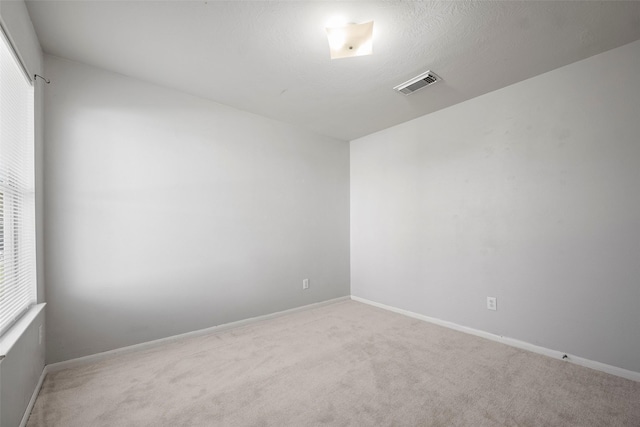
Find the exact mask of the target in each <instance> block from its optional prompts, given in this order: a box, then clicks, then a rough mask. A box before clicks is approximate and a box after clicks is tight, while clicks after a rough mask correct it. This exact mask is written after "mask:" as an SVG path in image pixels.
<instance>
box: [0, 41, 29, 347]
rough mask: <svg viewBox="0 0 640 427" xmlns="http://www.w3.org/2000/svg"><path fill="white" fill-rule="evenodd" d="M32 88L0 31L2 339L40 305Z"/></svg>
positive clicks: (0, 286) (0, 299) (0, 281)
mask: <svg viewBox="0 0 640 427" xmlns="http://www.w3.org/2000/svg"><path fill="white" fill-rule="evenodd" d="M33 132H34V122H33V86H32V84H31V82H30V80H29V79H28V78H27V75H26V73H25V72H24V71H23V68H22V66H21V65H20V63H19V61H18V59H17V57H16V56H15V53H14V51H13V49H12V47H11V45H10V44H9V41H8V40H7V38H6V36H5V34H4V32H3V31H1V29H0V335H2V334H3V333H4V332H5V331H6V330H7V329H9V327H10V326H11V325H12V324H13V323H14V322H15V321H16V320H17V319H18V318H19V317H20V316H21V315H22V314H24V312H25V311H27V309H28V308H29V307H30V306H31V305H33V304H35V302H36V273H35V193H34V147H33V145H34V141H33Z"/></svg>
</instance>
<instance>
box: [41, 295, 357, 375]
mask: <svg viewBox="0 0 640 427" xmlns="http://www.w3.org/2000/svg"><path fill="white" fill-rule="evenodd" d="M349 299H351V297H350V296H344V297H340V298H334V299H330V300H328V301H322V302H317V303H314V304H308V305H304V306H302V307H296V308H291V309H289V310H284V311H278V312H276V313H271V314H265V315H262V316H257V317H251V318H249V319H243V320H238V321H237V322H231V323H225V324H223V325H218V326H213V327H210V328H206V329H200V330H197V331H192V332H187V333H184V334H179V335H173V336H170V337H167V338H160V339H157V340H153V341H147V342H143V343H140V344H134V345H130V346H127V347H122V348H116V349H114V350H109V351H105V352H102V353H97V354H92V355H89V356H83V357H78V358H76V359H71V360H65V361H63V362H57V363H52V364H50V365H47V366H46V368H45V369H46V371H47V372H50V373H52V372H58V371H61V370H63V369H70V368H75V367H77V366H82V365H88V364H91V363H96V362H101V361H103V360H106V359H109V358H111V357H114V356H118V355H122V354H127V353H133V352H135V351H140V350H147V349H150V348H153V347H157V346H160V345H163V344H168V343H171V342H174V341H178V340H182V339H185V338H193V337H199V336H202V335H208V334H212V333H216V332H221V331H226V330H229V329H234V328H238V327H241V326H245V325H249V324H251V323H256V322H260V321H262V320H268V319H274V318H276V317H280V316H284V315H287V314H292V313H297V312H300V311H306V310H311V309H314V308H318V307H322V306H325V305H330V304H335V303H337V302H340V301H348V300H349Z"/></svg>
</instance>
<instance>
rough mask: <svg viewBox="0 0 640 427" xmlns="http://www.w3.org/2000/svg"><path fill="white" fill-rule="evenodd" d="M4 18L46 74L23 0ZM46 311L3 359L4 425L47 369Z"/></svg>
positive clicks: (38, 96)
mask: <svg viewBox="0 0 640 427" xmlns="http://www.w3.org/2000/svg"><path fill="white" fill-rule="evenodd" d="M0 18H1V19H2V22H3V25H4V26H5V29H6V30H7V32H8V33H9V36H10V37H11V39H12V40H13V42H14V44H15V47H16V48H17V49H18V51H19V53H20V56H21V57H22V59H23V61H24V63H25V66H26V67H27V68H28V72H29V74H31V75H33V74H36V73H38V74H42V51H41V49H40V44H39V43H38V39H37V37H36V33H35V31H34V29H33V25H32V24H31V19H30V18H29V14H28V12H27V8H26V6H25V4H24V2H23V1H8V2H7V1H0ZM42 94H43V92H42V82H41V81H40V82H37V83H36V90H35V156H36V159H35V160H36V169H35V175H36V176H35V178H36V251H37V270H38V271H37V277H38V302H43V301H44V253H43V249H44V245H43V228H42V226H43V212H42V201H43V197H42V191H41V190H42V176H43V174H42V172H43V167H42V153H43V148H42V147H43V137H42V125H43V120H42V110H43V109H42ZM41 325H42V326H44V315H43V312H40V314H39V315H38V316H37V317H36V318H35V320H33V321H32V322H31V324H30V325H28V326H27V328H26V330H25V331H24V332H23V333H22V335H21V336H20V338H19V339H18V341H17V342H16V343H15V345H14V346H13V347H12V348H11V350H10V351H9V352H8V354H7V355H6V357H5V359H3V360H2V361H1V362H0V426H1V427H15V426H18V425H19V423H20V421H21V419H22V417H23V416H24V412H25V409H26V407H27V405H28V403H29V400H30V399H31V396H32V395H33V392H34V390H35V387H36V385H37V383H38V379H39V378H40V375H41V373H42V370H43V369H44V351H45V350H44V349H45V346H44V343H42V344H40V343H39V329H40V326H41Z"/></svg>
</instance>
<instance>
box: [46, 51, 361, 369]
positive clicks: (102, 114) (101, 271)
mask: <svg viewBox="0 0 640 427" xmlns="http://www.w3.org/2000/svg"><path fill="white" fill-rule="evenodd" d="M45 69H46V73H47V77H49V78H50V79H51V80H52V83H51V85H49V86H48V87H47V88H46V92H45V114H46V118H47V120H46V125H45V134H46V139H47V146H46V150H45V161H46V168H45V190H46V191H45V208H46V212H47V216H46V219H45V226H46V252H47V256H48V258H47V269H46V274H47V301H48V307H47V309H48V311H47V316H48V317H47V323H48V331H49V334H48V342H49V344H48V347H47V362H48V363H52V362H58V361H62V360H66V359H71V358H75V357H79V356H84V355H89V354H94V353H97V352H101V351H105V350H109V349H114V348H119V347H123V346H127V345H131V344H136V343H141V342H145V341H149V340H153V339H158V338H162V337H167V336H171V335H175V334H180V333H184V332H189V331H194V330H197V329H201V328H206V327H210V326H214V325H218V324H223V323H227V322H231V321H235V320H239V319H245V318H249V317H253V316H258V315H262V314H267V313H272V312H276V311H280V310H284V309H289V308H293V307H297V306H302V305H306V304H310V303H315V302H319V301H323V300H328V299H331V298H336V297H340V296H345V295H348V294H349V145H348V143H347V142H345V141H339V140H335V139H331V138H327V137H323V136H319V135H316V134H313V133H310V132H308V131H304V130H301V129H297V128H294V127H291V126H289V125H286V124H283V123H279V122H276V121H273V120H268V119H265V118H262V117H259V116H256V115H252V114H249V113H245V112H242V111H238V110H234V109H232V108H228V107H225V106H222V105H219V104H216V103H213V102H211V101H207V100H204V99H200V98H195V97H192V96H188V95H185V94H182V93H180V92H176V91H172V90H168V89H164V88H161V87H158V86H154V85H151V84H148V83H145V82H142V81H139V80H134V79H130V78H127V77H124V76H122V75H118V74H113V73H110V72H106V71H104V70H100V69H96V68H92V67H89V66H86V65H82V64H78V63H74V62H70V61H67V60H63V59H60V58H56V57H51V56H46V57H45ZM305 278H309V279H310V281H311V287H310V289H309V290H305V291H303V290H302V280H303V279H305Z"/></svg>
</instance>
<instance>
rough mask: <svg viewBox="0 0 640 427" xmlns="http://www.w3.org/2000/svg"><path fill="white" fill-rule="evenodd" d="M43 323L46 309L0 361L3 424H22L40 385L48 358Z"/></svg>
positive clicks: (0, 423)
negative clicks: (41, 334)
mask: <svg viewBox="0 0 640 427" xmlns="http://www.w3.org/2000/svg"><path fill="white" fill-rule="evenodd" d="M41 325H44V311H40V313H39V314H38V315H37V316H36V317H35V319H34V320H33V321H32V322H31V323H30V324H29V326H28V327H27V328H26V330H25V331H24V333H23V334H22V335H21V336H20V338H19V339H18V341H17V342H16V343H15V344H14V346H13V347H12V348H11V350H10V351H9V352H8V353H7V356H6V357H5V358H4V359H2V361H0V427H17V426H18V425H20V421H21V420H22V418H23V417H24V414H25V410H26V409H27V405H28V404H29V401H30V400H31V397H32V396H33V392H34V391H35V388H36V385H37V384H38V380H39V379H40V375H41V374H42V370H43V369H44V357H45V356H44V348H45V344H44V342H40V326H41Z"/></svg>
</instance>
